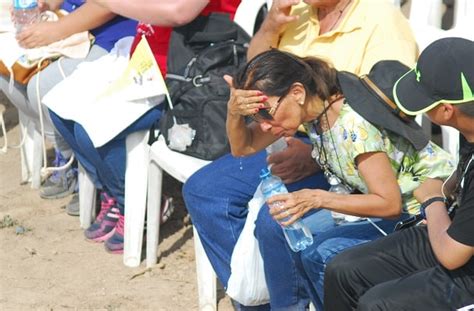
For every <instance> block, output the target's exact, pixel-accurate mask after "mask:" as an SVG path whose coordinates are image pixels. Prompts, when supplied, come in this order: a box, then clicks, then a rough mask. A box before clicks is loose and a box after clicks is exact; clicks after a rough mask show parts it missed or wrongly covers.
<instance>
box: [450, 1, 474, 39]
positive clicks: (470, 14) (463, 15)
mask: <svg viewBox="0 0 474 311" xmlns="http://www.w3.org/2000/svg"><path fill="white" fill-rule="evenodd" d="M459 27H464V28H465V29H466V30H468V31H469V32H470V33H472V30H473V29H474V1H472V0H456V2H455V4H454V26H453V28H459Z"/></svg>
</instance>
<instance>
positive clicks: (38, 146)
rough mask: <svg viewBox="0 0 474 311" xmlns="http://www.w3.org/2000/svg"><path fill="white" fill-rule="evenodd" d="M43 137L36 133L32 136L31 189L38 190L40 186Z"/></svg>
mask: <svg viewBox="0 0 474 311" xmlns="http://www.w3.org/2000/svg"><path fill="white" fill-rule="evenodd" d="M42 147H43V137H41V133H40V132H38V131H36V130H35V131H34V134H33V170H32V178H31V188H33V189H39V187H40V186H41V166H42V165H43V163H42V162H43V156H42V155H43V151H42Z"/></svg>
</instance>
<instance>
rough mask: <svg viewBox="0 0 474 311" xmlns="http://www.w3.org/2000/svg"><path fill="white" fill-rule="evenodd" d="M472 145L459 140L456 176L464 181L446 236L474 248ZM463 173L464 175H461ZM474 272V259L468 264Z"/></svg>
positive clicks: (473, 149) (473, 152)
mask: <svg viewBox="0 0 474 311" xmlns="http://www.w3.org/2000/svg"><path fill="white" fill-rule="evenodd" d="M473 155H474V143H469V142H467V141H466V140H464V139H461V148H460V157H459V167H458V176H462V175H464V176H462V177H463V178H464V180H463V181H462V183H461V184H460V186H461V187H462V188H461V191H460V195H461V200H460V201H459V206H458V207H457V209H456V214H455V216H454V218H453V222H452V224H451V226H449V228H448V234H449V236H450V237H451V238H453V239H454V240H456V241H458V242H459V243H462V244H465V245H469V246H474V158H473ZM463 173H464V174H463ZM468 266H469V268H470V269H472V270H474V257H473V258H471V260H470V261H469V263H468Z"/></svg>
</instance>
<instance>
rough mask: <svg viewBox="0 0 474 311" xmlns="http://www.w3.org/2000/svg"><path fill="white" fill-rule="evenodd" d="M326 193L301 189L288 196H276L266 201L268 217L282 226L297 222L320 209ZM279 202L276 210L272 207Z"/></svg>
mask: <svg viewBox="0 0 474 311" xmlns="http://www.w3.org/2000/svg"><path fill="white" fill-rule="evenodd" d="M325 192H326V191H324V190H319V189H302V190H298V191H295V192H292V193H289V194H278V195H275V196H272V197H271V198H270V199H268V201H267V203H268V205H269V206H271V208H270V215H272V217H273V218H274V219H275V220H276V221H278V222H280V223H281V224H282V225H283V226H289V225H291V224H293V223H294V222H295V221H298V220H299V219H300V218H301V217H303V216H304V215H305V214H306V213H308V212H309V211H311V209H313V208H320V207H322V204H323V197H324V193H325ZM275 202H279V204H278V208H275V207H273V204H274V203H275Z"/></svg>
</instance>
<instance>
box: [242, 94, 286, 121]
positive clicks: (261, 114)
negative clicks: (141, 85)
mask: <svg viewBox="0 0 474 311" xmlns="http://www.w3.org/2000/svg"><path fill="white" fill-rule="evenodd" d="M287 94H288V93H287ZM287 94H285V95H283V96H280V98H278V100H277V101H276V103H275V104H274V105H268V106H267V105H265V107H263V108H260V109H259V110H258V112H257V113H256V114H252V115H250V118H252V120H254V121H255V122H258V123H260V122H263V121H265V120H266V121H268V120H273V116H274V115H275V113H276V111H277V109H278V107H280V105H281V102H282V101H283V99H285V97H286V95H287ZM265 104H268V103H265Z"/></svg>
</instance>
